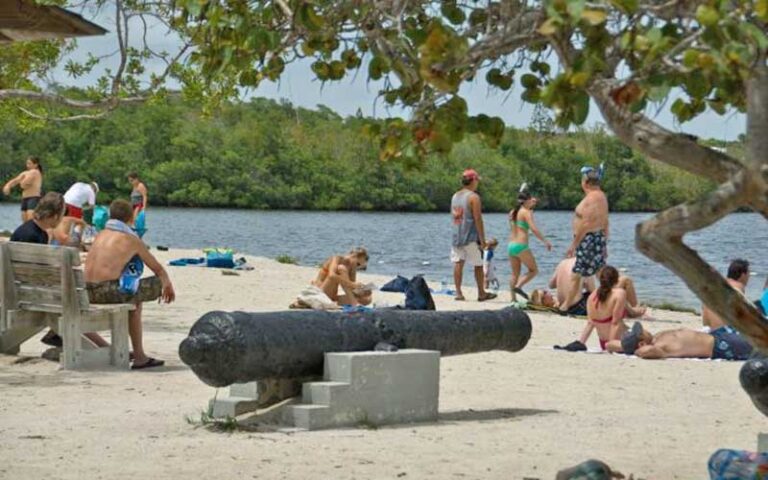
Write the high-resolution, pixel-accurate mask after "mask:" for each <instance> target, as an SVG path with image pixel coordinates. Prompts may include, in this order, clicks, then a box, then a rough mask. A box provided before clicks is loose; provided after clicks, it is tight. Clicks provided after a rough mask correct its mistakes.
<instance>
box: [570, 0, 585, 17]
mask: <svg viewBox="0 0 768 480" xmlns="http://www.w3.org/2000/svg"><path fill="white" fill-rule="evenodd" d="M567 1H568V15H570V16H571V18H574V19H578V18H581V12H582V11H584V5H586V3H587V0H567Z"/></svg>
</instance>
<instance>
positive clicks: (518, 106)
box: [55, 12, 745, 140]
mask: <svg viewBox="0 0 768 480" xmlns="http://www.w3.org/2000/svg"><path fill="white" fill-rule="evenodd" d="M83 15H84V16H85V17H86V18H90V19H93V20H94V21H96V22H97V23H99V24H100V25H102V26H103V27H105V28H107V29H108V30H110V31H114V30H115V28H114V22H113V21H112V18H113V17H111V15H110V13H109V12H102V13H100V14H98V15H96V16H93V15H89V14H88V12H83ZM132 28H133V31H134V32H136V33H140V32H139V25H138V23H136V24H133V25H132ZM134 38H136V39H137V41H138V38H139V36H138V35H134ZM147 39H148V43H149V44H150V45H151V46H152V47H153V48H154V49H155V50H156V51H161V50H167V51H169V52H172V51H174V50H176V49H178V47H179V44H180V42H179V40H178V39H177V38H176V37H175V36H174V35H172V34H168V32H167V31H166V30H165V29H164V27H162V26H161V25H158V24H154V25H152V24H150V28H149V31H148V32H147ZM137 46H138V45H137ZM116 47H117V41H116V37H115V36H114V35H113V34H108V35H107V36H105V37H97V38H83V39H79V40H78V47H77V49H76V50H75V52H74V53H73V54H72V57H73V58H74V59H80V60H82V59H85V58H86V57H87V53H88V52H91V53H92V54H94V55H104V54H106V53H108V52H113V51H114V50H115V49H116ZM105 66H109V62H106V63H105ZM113 66H114V64H113ZM150 69H154V70H156V71H159V70H161V69H162V65H161V64H157V63H156V64H153V65H150ZM366 72H367V69H366V68H365V65H364V66H363V68H361V70H360V71H359V73H358V74H357V75H356V76H348V77H347V78H344V79H343V80H341V81H339V82H328V83H326V84H322V83H321V82H319V81H316V80H314V75H313V74H312V72H311V70H310V69H309V62H302V63H296V64H292V65H289V66H288V67H287V68H286V71H285V72H284V74H283V76H282V78H281V79H280V81H279V83H272V82H269V81H265V82H264V83H262V85H260V86H259V88H258V89H256V90H254V91H251V92H249V93H248V95H253V96H260V97H267V98H273V99H280V98H285V99H287V100H289V101H290V102H292V103H293V104H294V105H299V106H302V107H306V108H314V107H315V106H317V105H318V104H322V105H326V106H328V107H330V108H332V109H333V110H335V111H337V112H339V113H340V114H341V115H345V116H346V115H354V114H355V112H357V110H358V109H360V110H362V112H363V114H365V115H369V116H374V115H375V116H377V117H382V116H389V115H407V112H403V111H401V110H399V109H392V110H389V111H388V110H387V109H386V104H384V103H383V102H382V101H378V102H377V101H376V95H377V93H378V91H379V89H380V88H381V83H380V82H367V80H366V76H367V75H366ZM98 75H99V72H93V73H92V74H91V75H89V76H86V77H85V78H80V79H78V80H77V81H74V80H73V79H71V78H68V77H67V76H66V74H65V73H64V72H63V71H58V72H57V73H56V75H55V79H56V81H58V82H60V83H63V84H67V85H80V86H84V85H86V84H88V83H92V82H93V81H94V80H95V78H97V77H98ZM171 86H172V87H173V85H171ZM521 91H522V90H521V89H520V88H519V87H518V88H516V89H513V90H511V93H510V92H500V91H495V90H490V89H489V88H488V86H487V84H486V83H485V80H484V79H482V78H480V79H478V80H475V81H474V82H472V83H469V84H466V85H465V86H463V87H462V90H461V94H462V96H464V98H465V99H466V100H467V103H468V104H469V109H470V113H471V114H477V113H485V114H487V115H496V116H499V117H501V118H503V119H504V121H505V122H506V123H507V124H508V125H512V126H515V127H521V128H525V127H527V126H528V124H529V122H530V119H531V114H532V110H533V107H532V106H531V105H529V104H526V103H525V102H523V101H522V100H520V93H521ZM673 100H674V98H673V99H671V100H670V101H669V102H668V104H667V105H666V106H664V107H663V108H662V109H661V112H658V113H657V108H656V107H650V108H649V110H648V111H647V112H646V113H648V114H649V115H650V116H652V117H654V118H655V119H656V120H657V121H658V122H660V123H661V124H662V125H664V126H665V127H667V128H670V129H672V130H675V131H685V132H688V133H692V134H694V135H697V136H699V137H702V138H714V139H718V140H732V139H735V138H736V137H737V136H738V135H739V134H741V133H744V130H745V119H744V116H743V115H739V114H735V113H734V114H728V115H725V116H719V115H717V114H714V113H711V112H707V113H706V114H704V115H702V116H700V117H699V118H697V119H695V120H694V121H691V122H687V123H685V124H683V125H679V124H677V123H676V122H675V121H674V120H673V118H672V116H671V115H670V114H669V105H671V104H672V101H673ZM601 120H602V119H601V117H600V114H599V112H597V109H596V108H594V105H593V107H592V108H591V109H590V115H589V118H588V119H587V123H586V126H587V127H590V126H594V125H595V124H599V123H601Z"/></svg>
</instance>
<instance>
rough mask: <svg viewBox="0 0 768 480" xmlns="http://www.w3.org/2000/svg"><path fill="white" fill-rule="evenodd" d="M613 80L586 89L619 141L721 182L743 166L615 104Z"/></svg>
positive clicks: (693, 140) (692, 138) (616, 86)
mask: <svg viewBox="0 0 768 480" xmlns="http://www.w3.org/2000/svg"><path fill="white" fill-rule="evenodd" d="M619 86H620V84H619V82H618V81H617V80H615V79H599V80H596V81H594V82H593V83H592V85H590V87H589V88H588V89H587V91H588V93H589V94H590V96H591V97H592V99H593V100H594V101H595V103H596V104H597V107H598V108H599V109H600V112H601V113H602V115H603V118H604V119H605V120H606V122H607V124H608V126H609V127H610V128H611V130H613V132H614V133H615V134H616V136H617V137H619V139H621V141H623V142H624V143H626V144H627V145H629V146H630V147H633V148H635V149H637V150H638V151H640V152H642V153H643V154H645V155H647V156H648V157H651V158H654V159H656V160H659V161H661V162H664V163H666V164H669V165H672V166H675V167H678V168H680V169H683V170H685V171H688V172H691V173H694V174H697V175H701V176H703V177H706V178H709V179H710V180H714V181H716V182H718V183H722V182H725V181H727V180H728V179H729V178H731V177H732V176H733V175H734V174H736V173H737V172H739V171H741V170H742V169H743V168H744V167H743V165H742V164H741V163H740V162H739V161H738V160H736V159H735V158H733V157H731V156H729V155H727V154H725V153H723V152H719V151H717V150H713V149H711V148H708V147H705V146H703V145H699V143H698V142H697V141H696V137H693V136H691V135H686V134H681V133H675V132H672V131H670V130H667V129H666V128H664V127H662V126H661V125H659V124H657V123H656V122H654V121H652V120H651V119H649V118H648V117H646V116H645V115H643V114H641V113H632V112H630V111H629V110H628V109H627V108H626V107H623V106H620V105H617V104H616V103H615V102H614V101H613V98H612V97H611V92H612V91H614V90H615V89H616V88H619Z"/></svg>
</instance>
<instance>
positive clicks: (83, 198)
mask: <svg viewBox="0 0 768 480" xmlns="http://www.w3.org/2000/svg"><path fill="white" fill-rule="evenodd" d="M64 202H65V203H67V204H68V205H72V206H73V207H77V208H83V205H86V204H88V205H96V192H94V191H93V187H91V185H90V184H88V183H83V182H77V183H76V184H74V185H72V186H71V187H69V190H67V193H65V194H64Z"/></svg>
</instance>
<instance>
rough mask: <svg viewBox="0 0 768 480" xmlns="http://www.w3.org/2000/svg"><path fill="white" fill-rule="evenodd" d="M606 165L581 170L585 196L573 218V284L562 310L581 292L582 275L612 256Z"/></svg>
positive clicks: (565, 311)
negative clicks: (603, 184)
mask: <svg viewBox="0 0 768 480" xmlns="http://www.w3.org/2000/svg"><path fill="white" fill-rule="evenodd" d="M602 177H603V166H602V165H601V166H600V168H599V169H597V170H595V169H594V168H592V167H584V168H582V169H581V189H582V190H583V191H584V198H583V199H582V200H581V202H580V203H579V205H578V206H577V207H576V211H575V215H574V217H573V241H572V242H571V246H570V247H568V251H567V253H566V257H573V256H574V255H575V257H576V262H575V263H574V265H573V269H572V270H571V277H570V286H569V287H568V289H567V296H566V298H565V301H564V302H562V303H561V304H560V311H561V312H562V313H567V306H568V305H573V304H575V303H576V302H577V301H578V299H579V296H580V295H581V289H580V288H579V286H580V285H581V282H582V278H585V277H591V276H593V275H595V274H596V273H597V272H598V270H600V269H601V268H602V267H603V265H605V261H606V259H607V257H608V247H607V242H608V199H607V198H606V196H605V193H603V191H602V190H601V189H600V180H601V179H602Z"/></svg>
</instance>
